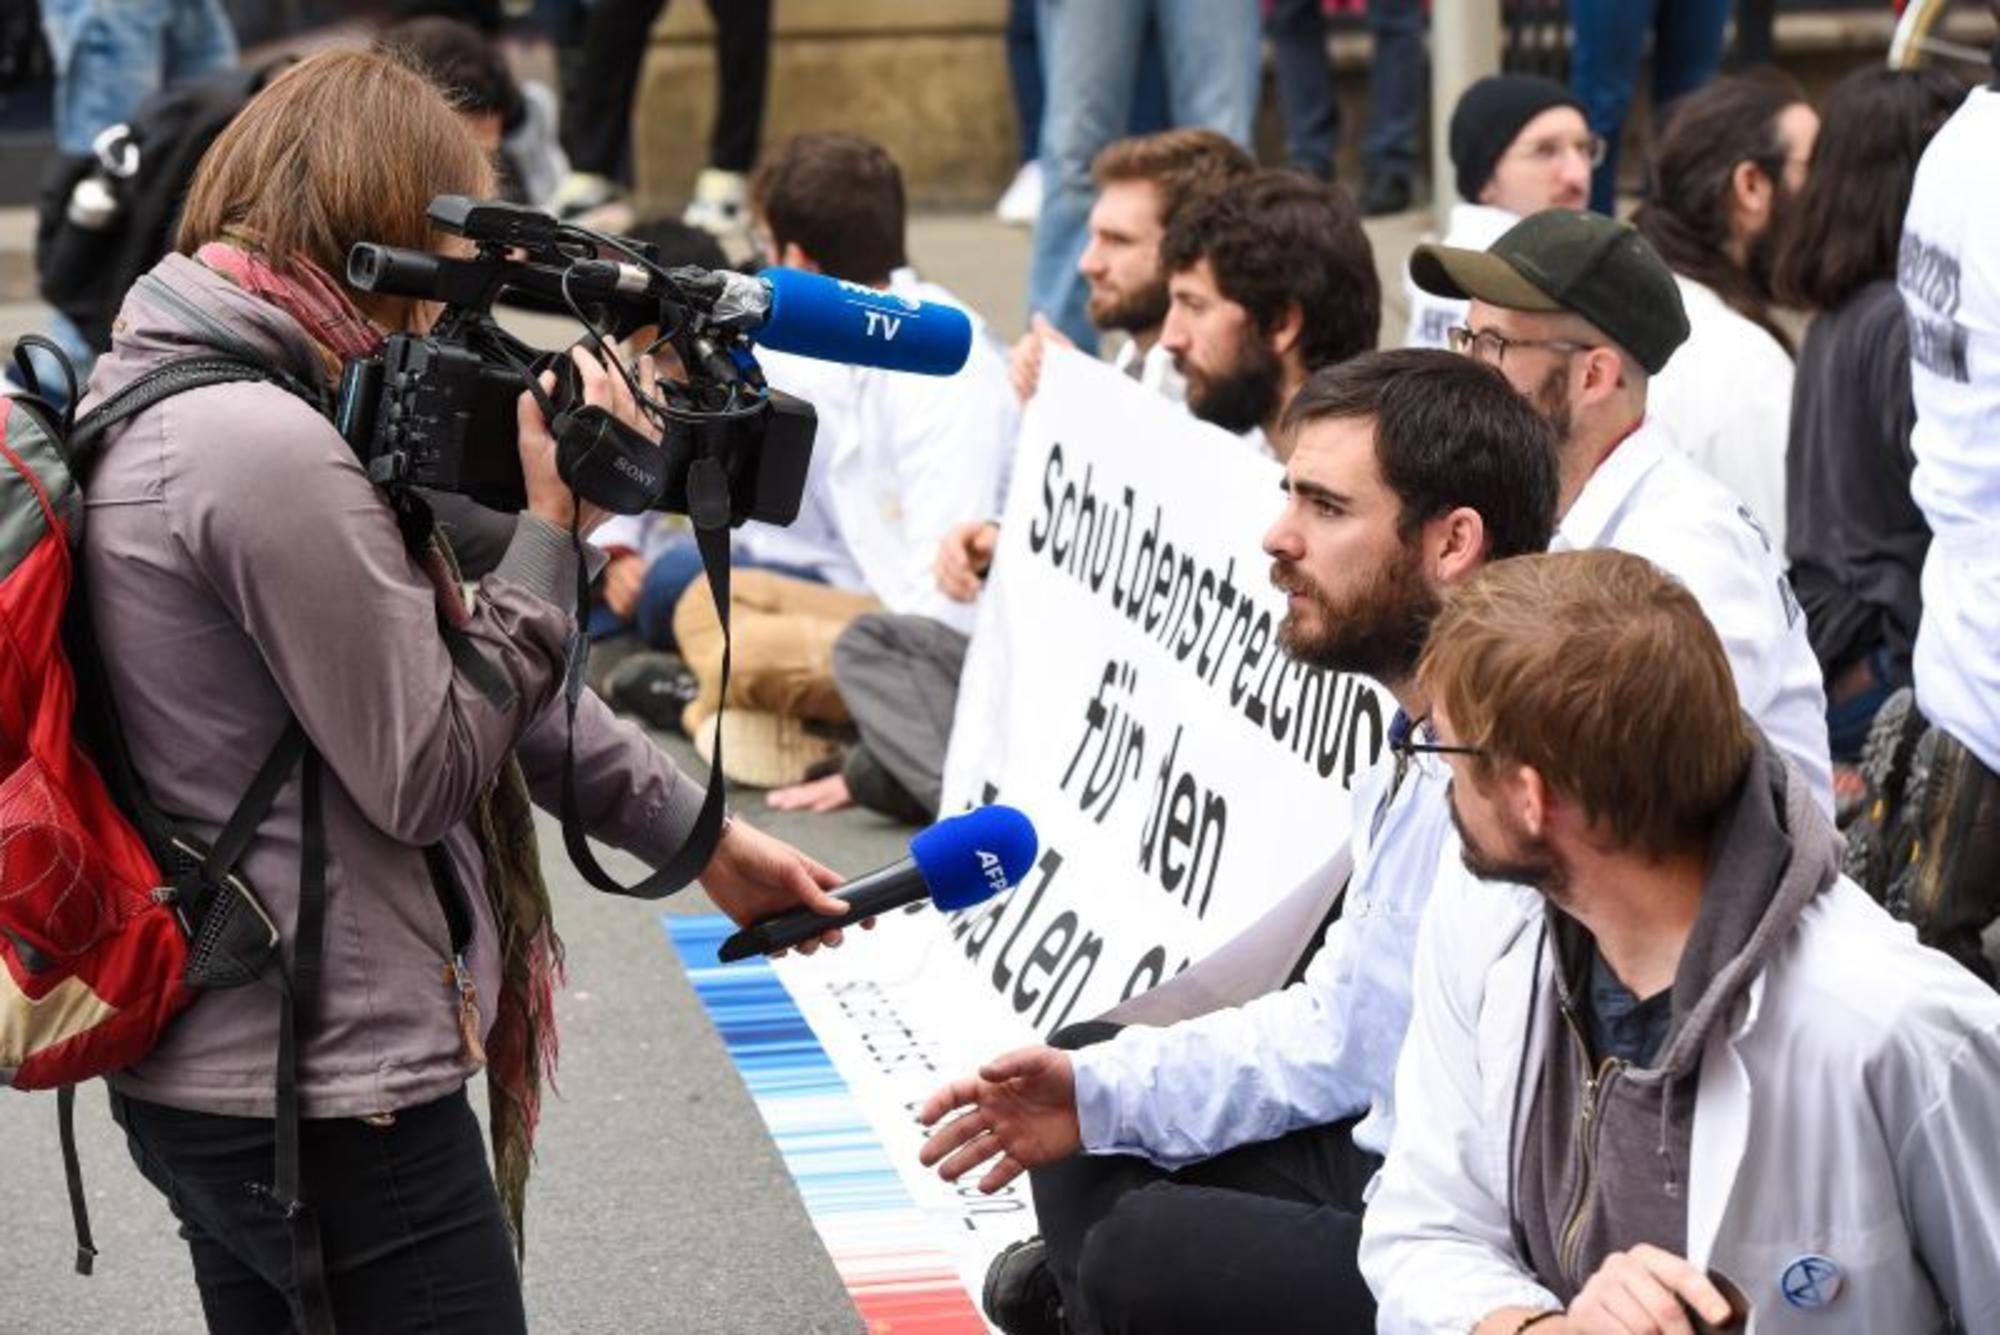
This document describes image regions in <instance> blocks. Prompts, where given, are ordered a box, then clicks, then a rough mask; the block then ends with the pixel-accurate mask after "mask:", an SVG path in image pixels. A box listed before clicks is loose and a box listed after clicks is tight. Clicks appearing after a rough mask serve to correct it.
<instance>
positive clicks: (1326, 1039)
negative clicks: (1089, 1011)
mask: <svg viewBox="0 0 2000 1335" xmlns="http://www.w3.org/2000/svg"><path fill="white" fill-rule="evenodd" d="M1397 723H1398V725H1399V726H1406V724H1405V722H1404V720H1403V719H1402V718H1401V716H1400V715H1399V716H1398V719H1397ZM1396 771H1397V761H1396V760H1394V759H1391V758H1385V759H1384V760H1383V761H1381V762H1380V763H1378V764H1377V765H1376V766H1375V767H1374V768H1373V769H1371V770H1369V771H1368V772H1367V773H1366V774H1365V775H1363V776H1361V777H1360V778H1358V779H1356V781H1355V783H1354V787H1353V790H1352V800H1353V812H1354V824H1353V836H1352V841H1353V842H1352V847H1353V852H1354V874H1353V877H1352V879H1350V880H1349V882H1348V887H1347V896H1346V902H1345V904H1344V906H1343V907H1342V909H1341V913H1340V916H1339V917H1337V918H1335V919H1334V921H1333V922H1332V923H1331V924H1330V925H1329V926H1328V927H1327V929H1326V936H1325V939H1324V941H1323V943H1322V944H1321V946H1320V949H1319V953H1318V954H1316V955H1314V956H1313V959H1312V962H1311V964H1310V965H1308V966H1307V969H1306V974H1305V977H1304V978H1302V979H1301V980H1300V981H1298V982H1296V983H1294V984H1292V985H1291V986H1290V987H1287V988H1284V989H1282V990H1280V991H1277V992H1271V993H1267V994H1265V995H1264V996H1261V997H1258V998H1257V999H1256V1000H1254V1001H1251V1002H1249V1003H1247V1004H1245V1005H1242V1006H1235V1007H1231V1008H1229V1009H1226V1010H1218V1011H1211V1012H1209V1013H1208V1014H1206V1015H1202V1016H1199V1017H1197V1018H1195V1019H1191V1020H1184V1021H1182V1022H1181V1023H1179V1024H1175V1025H1171V1026H1168V1027H1165V1028H1142V1027H1136V1026H1135V1027H1133V1028H1128V1029H1126V1030H1124V1031H1122V1032H1121V1033H1119V1035H1118V1036H1117V1037H1116V1038H1114V1039H1111V1040H1110V1041H1108V1042H1105V1043H1099V1044H1095V1045H1093V1046H1091V1047H1087V1048H1083V1049H1081V1050H1079V1051H1077V1052H1074V1053H1072V1054H1071V1060H1072V1062H1073V1063H1074V1066H1075V1070H1076V1106H1077V1116H1078V1119H1079V1121H1080V1123H1081V1127H1082V1133H1083V1144H1084V1148H1085V1149H1086V1150H1087V1151H1089V1152H1090V1153H1093V1154H1112V1153H1125V1154H1139V1155H1143V1156H1145V1157H1146V1158H1148V1159H1150V1160H1152V1161H1153V1162H1154V1163H1157V1164H1159V1165H1161V1166H1162V1167H1166V1168H1178V1167H1181V1166H1182V1165H1185V1164H1189V1163H1194V1162H1197V1161H1199V1160H1202V1159H1207V1158H1210V1157H1212V1156H1214V1155H1217V1154H1220V1153H1222V1152H1223V1151H1224V1150H1229V1149H1233V1148H1235V1147H1236V1146H1238V1145H1245V1144H1249V1143H1251V1142H1253V1141H1260V1140H1271V1139H1274V1138H1276V1137H1278V1136H1282V1135H1284V1134H1285V1133H1287V1132H1289V1131H1293V1130H1296V1129H1298V1128H1300V1127H1306V1126H1319V1125H1322V1124H1324V1123H1328V1122H1336V1121H1340V1120H1341V1119H1343V1118H1348V1117H1354V1116H1358V1115H1360V1114H1363V1113H1365V1114H1367V1116H1366V1118H1365V1119H1364V1120H1363V1121H1362V1122H1361V1124H1360V1125H1359V1126H1357V1127H1356V1128H1355V1130H1354V1143H1355V1144H1356V1145H1358V1146H1360V1147H1361V1148H1363V1149H1366V1150H1369V1151H1372V1152H1374V1153H1376V1154H1380V1153H1382V1152H1384V1151H1385V1150H1386V1149H1387V1148H1388V1144H1389V1137H1390V1133H1391V1131H1392V1130H1393V1128H1394V1123H1395V1108H1394V1105H1393V1093H1394V1083H1395V1072H1396V1057H1397V1054H1398V1052H1399V1051H1400V1050H1401V1048H1402V1045H1403V1031H1404V1029H1405V1028H1406V1027H1407V1026H1408V1024H1409V1018H1410V971H1411V960H1412V958H1413V957H1414V955H1415V952H1416V943H1417V925H1418V923H1419V922H1421V921H1422V918H1423V912H1424V905H1425V903H1426V902H1428V900H1429V899H1430V893H1431V886H1432V884H1433V883H1434V882H1435V881H1436V880H1437V879H1438V876H1439V874H1440V862H1441V860H1447V859H1448V860H1450V861H1452V862H1454V863H1455V862H1456V860H1457V857H1458V846H1457V843H1456V841H1455V840H1451V839H1447V838H1446V836H1447V835H1448V834H1449V833H1450V832H1451V810H1450V806H1449V802H1448V800H1447V798H1446V795H1445V787H1446V781H1447V777H1448V772H1447V771H1446V770H1445V768H1444V767H1443V766H1442V765H1438V764H1436V763H1434V762H1432V761H1430V760H1426V761H1424V762H1423V763H1420V764H1411V765H1407V766H1405V767H1404V773H1403V777H1402V780H1401V782H1400V783H1394V784H1392V780H1393V779H1394V777H1395V774H1396Z"/></svg>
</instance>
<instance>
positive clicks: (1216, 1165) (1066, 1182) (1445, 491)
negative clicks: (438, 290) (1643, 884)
mask: <svg viewBox="0 0 2000 1335" xmlns="http://www.w3.org/2000/svg"><path fill="white" fill-rule="evenodd" d="M1284 432H1285V436H1286V439H1287V444H1288V446H1289V447H1290V448H1288V449H1287V450H1286V451H1285V453H1286V454H1287V455H1288V456H1289V462H1288V463H1287V465H1286V473H1285V489H1286V500H1285V501H1284V503H1283V508H1282V510H1281V512H1280V514H1279V517H1278V519H1277V521H1276V522H1275V523H1274V524H1273V525H1272V526H1271V528H1270V531H1269V532H1268V533H1267V534H1266V535H1265V538H1264V550H1265V551H1266V553H1267V554H1269V555H1270V556H1271V558H1272V568H1271V579H1272V582H1273V583H1274V584H1276V585H1277V586H1278V587H1279V588H1281V589H1283V590H1284V591H1285V592H1286V593H1287V595H1288V598H1287V605H1286V612H1285V617H1284V621H1283V623H1282V625H1281V627H1280V630H1279V644H1280V646H1281V647H1282V648H1283V650H1284V652H1285V654H1286V655H1288V656H1289V657H1290V658H1292V659H1294V660H1297V661H1299V662H1303V663H1306V664H1309V665H1311V666H1313V667H1318V668H1325V669H1328V670H1331V671H1337V672H1354V673H1363V674H1366V675H1368V676H1370V677H1373V678H1375V679H1376V680H1377V681H1379V682H1381V683H1382V685H1383V686H1384V687H1385V688H1386V689H1387V690H1388V691H1389V692H1390V694H1391V695H1393V696H1394V697H1395V700H1396V703H1397V705H1398V706H1399V710H1398V713H1397V714H1396V716H1395V719H1394V721H1393V722H1392V723H1391V725H1390V729H1389V734H1390V739H1391V741H1390V751H1391V752H1393V755H1389V754H1385V755H1383V756H1382V758H1381V759H1380V760H1379V762H1378V763H1376V764H1375V765H1374V766H1372V767H1371V768H1370V769H1369V770H1368V771H1367V772H1366V774H1365V775H1362V776H1359V777H1357V779H1356V780H1355V782H1354V784H1353V787H1352V795H1351V802H1352V810H1353V819H1352V823H1351V825H1350V829H1351V830H1352V831H1353V836H1352V838H1353V847H1352V854H1353V869H1354V870H1353V876H1352V878H1351V880H1349V882H1348V886H1347V890H1346V898H1345V907H1344V909H1343V910H1342V912H1341V913H1340V914H1339V915H1338V916H1337V917H1336V918H1335V919H1334V920H1333V922H1332V923H1331V924H1330V925H1329V926H1328V927H1327V928H1326V930H1325V933H1324V937H1323V942H1322V943H1321V944H1320V946H1319V949H1318V951H1317V953H1315V954H1313V955H1312V957H1311V959H1310V962H1309V963H1307V964H1305V966H1304V969H1303V974H1302V977H1300V980H1299V981H1297V982H1295V983H1293V984H1292V985H1291V986H1288V987H1284V988H1282V989H1280V990H1278V991H1275V992H1270V993H1267V994H1265V995H1263V996H1260V997H1257V998H1255V999H1254V1000H1251V1001H1249V1002H1248V1003H1247V1004H1244V1005H1241V1006H1236V1007H1230V1008H1225V1009H1220V1010H1214V1011H1211V1012H1209V1013H1208V1014H1205V1015H1200V1016H1197V1017H1195V1018H1191V1019H1185V1020H1182V1021H1181V1022H1180V1023H1177V1024H1172V1025H1166V1026H1162V1027H1144V1026H1133V1027H1129V1028H1125V1029H1122V1030H1119V1029H1117V1028H1116V1027H1115V1026H1112V1025H1110V1024H1109V1023H1107V1022H1103V1021H1091V1022H1086V1023H1085V1024H1082V1025H1077V1026H1072V1027H1069V1028H1066V1029H1064V1030H1060V1031H1058V1033H1057V1034H1056V1035H1055V1036H1054V1038H1053V1039H1052V1040H1051V1042H1050V1044H1049V1045H1047V1046H1038V1047H1032V1048H1026V1049H1022V1050H1019V1051H1016V1052H1011V1053H1008V1054H1006V1055H1004V1056H1001V1057H999V1058H997V1059H996V1060H994V1061H992V1062H989V1063H987V1065H986V1066H985V1067H983V1068H982V1069H981V1070H980V1071H979V1073H978V1075H977V1076H976V1077H972V1078H967V1079H963V1080H959V1081H955V1082H953V1083H952V1084H951V1085H949V1086H947V1087H945V1088H943V1089H940V1090H939V1091H938V1092H937V1093H935V1094H933V1095H932V1096H931V1098H930V1099H929V1100H928V1101H927V1102H926V1104H925V1105H924V1107H923V1109H922V1111H921V1113H920V1116H921V1118H922V1120H923V1121H924V1122H925V1123H926V1124H930V1125H933V1126H937V1128H938V1129H937V1130H936V1131H935V1132H934V1134H933V1135H932V1137H931V1139H930V1140H929V1142H928V1143H927V1144H926V1145H925V1146H924V1149H923V1151H922V1158H923V1162H924V1163H926V1164H935V1165H938V1167H939V1170H940V1172H941V1173H942V1174H943V1175H944V1177H945V1178H946V1179H947V1180H952V1181H956V1180H959V1179H961V1178H963V1177H964V1176H965V1175H966V1174H967V1173H969V1172H972V1171H973V1170H975V1169H976V1167H977V1166H978V1165H980V1164H981V1163H985V1162H987V1161H989V1160H995V1159H996V1156H998V1157H997V1161H995V1162H993V1163H992V1164H991V1166H990V1167H989V1168H988V1170H987V1171H986V1173H985V1174H984V1176H983V1177H981V1178H980V1179H979V1181H978V1186H979V1189H980V1190H981V1191H987V1192H991V1191H995V1190H998V1189H1000V1188H1001V1187H1003V1186H1005V1185H1006V1184H1007V1183H1008V1182H1009V1181H1011V1180H1013V1179H1014V1178H1015V1177H1017V1176H1018V1175H1019V1174H1020V1173H1021V1172H1022V1171H1024V1170H1026V1171H1027V1172H1028V1173H1029V1181H1030V1183H1031V1185H1032V1187H1033V1189H1034V1197H1035V1212H1036V1218H1037V1219H1038V1220H1039V1221H1040V1224H1041V1228H1042V1233H1043V1237H1042V1238H1041V1239H1037V1240H1035V1241H1034V1242H1032V1243H1030V1244H1028V1245H1025V1246H1017V1247H1016V1248H1013V1249H1010V1250H1009V1251H1007V1252H1003V1253H1002V1254H1001V1256H1000V1257H999V1258H998V1259H997V1260H996V1261H995V1263H994V1266H993V1268H992V1270H990V1271H989V1275H988V1280H987V1285H986V1293H987V1302H986V1308H987V1315H988V1316H989V1317H990V1318H991V1319H992V1320H993V1321H994V1322H995V1323H996V1324H998V1325H999V1326H1000V1327H1001V1329H1003V1330H1005V1331H1007V1332H1009V1335H1054V1333H1055V1332H1059V1331H1067V1332H1073V1333H1074V1335H1086V1333H1088V1332H1095V1331H1099V1330H1118V1331H1123V1330H1143V1331H1147V1332H1153V1333H1155V1335H1157V1333H1159V1332H1170V1331H1182V1330H1186V1331H1218V1330H1244V1331H1257V1332H1260V1335H1272V1333H1273V1332H1282V1331H1292V1330H1307V1329H1310V1330H1324V1329H1328V1328H1332V1329H1337V1330H1368V1329H1372V1328H1373V1320H1372V1319H1373V1315H1374V1303H1373V1301H1372V1299H1370V1297H1369V1295H1368V1291H1367V1288H1366V1287H1365V1285H1364V1284H1363V1283H1362V1282H1361V1277H1360V1275H1359V1273H1358V1271H1357V1270H1356V1268H1355V1263H1354V1249H1355V1245H1356V1240H1357V1237H1358V1225H1359V1217H1360V1215H1361V1213H1362V1210H1363V1204H1362V1200H1363V1189H1364V1187H1365V1185H1366V1184H1367V1182H1368V1180H1369V1178H1370V1177H1371V1176H1372V1175H1373V1173H1374V1171H1375V1169H1376V1167H1377V1166H1378V1164H1379V1162H1380V1159H1379V1156H1380V1155H1381V1153H1382V1151H1383V1149H1384V1148H1385V1147H1386V1146H1387V1144H1388V1141H1389V1136H1390V1131H1391V1127H1392V1124H1393V1121H1394V1107H1393V1105H1392V1103H1391V1101H1390V1097H1389V1094H1390V1081H1391V1079H1392V1077H1393V1074H1394V1070H1395V1062H1396V1050H1397V1048H1398V1047H1399V1046H1400V1044H1401V1042H1402V1032H1403V1023H1404V1020H1405V1017H1406V1016H1407V1013H1408V1006H1409V988H1410V974H1409V969H1408V963H1409V960H1410V959H1411V957H1412V954H1413V952H1414V950H1415V947H1416V930H1417V923H1418V921H1419V919H1420V916H1421V913H1422V909H1423V905H1424V902H1425V900H1426V899H1427V898H1428V896H1429V893H1430V886H1431V883H1432V881H1433V879H1434V878H1435V876H1436V875H1437V873H1438V871H1439V869H1440V866H1441V864H1442V863H1443V861H1444V859H1448V858H1450V857H1451V856H1452V855H1453V853H1454V849H1453V847H1452V846H1451V843H1450V840H1449V835H1450V828H1451V827H1450V820H1449V817H1448V807H1447V803H1446V799H1445V790H1444V780H1443V769H1442V766H1438V765H1435V764H1433V763H1431V758H1430V757H1428V756H1427V755H1425V754H1424V751H1425V743H1426V742H1427V741H1428V733H1427V731H1426V729H1425V727H1424V725H1423V723H1422V720H1423V718H1424V717H1425V715H1426V714H1427V713H1428V712H1429V708H1430V702H1429V701H1428V700H1427V699H1426V698H1425V697H1424V696H1423V695H1422V694H1421V693H1419V692H1417V691H1415V690H1413V689H1412V688H1413V686H1414V679H1413V677H1412V675H1411V670H1412V668H1413V667H1414V666H1415V662H1416V654H1417V651H1418V650H1419V649H1420V648H1421V647H1422V642H1423V636H1424V631H1425V629H1426V628H1427V627H1428V625H1429V623H1430V618H1431V617H1432V615H1434V613H1435V610H1436V608H1437V606H1438V604H1439V599H1440V598H1441V597H1442V596H1443V592H1444V590H1446V589H1448V588H1449V587H1451V586H1452V585H1454V584H1456V583H1458V582H1460V581H1462V580H1464V579H1465V578H1466V577H1467V576H1468V575H1470V574H1471V573H1472V572H1473V571H1475V570H1477V569H1478V568H1479V567H1480V566H1481V565H1482V564H1484V563H1485V562H1487V561H1491V560H1499V559H1501V558H1504V557H1507V556H1511V555H1515V554H1518V553H1521V552H1534V551H1540V550H1541V549H1542V548H1543V546H1544V545H1545V544H1546V543H1547V542H1548V538H1549V533H1550V529H1551V526H1552V525H1553V523H1554V520H1555V503H1556V492H1557V486H1558V467H1557V460H1556V454H1555V438H1554V433H1553V432H1552V431H1551V430H1550V429H1549V427H1548V424H1547V423H1546V422H1545V421H1544V420H1543V419H1542V418H1541V417H1540V416H1539V414H1537V413H1535V412H1534V410H1533V409H1532V408H1531V407H1530V406H1529V405H1528V404H1527V403H1526V402H1524V401H1523V400H1522V399H1521V398H1520V397H1519V396H1518V395H1516V394H1514V393H1513V392H1512V391H1511V390H1510V389H1509V388H1508V387H1507V385H1506V383H1505V382H1504V381H1503V380H1502V379H1501V378H1500V377H1498V376H1496V375H1494V374H1493V373H1492V372H1491V371H1489V370H1487V369H1486V368H1483V367H1479V366H1475V365H1472V364H1470V363H1468V362H1466V361H1465V360H1463V359H1460V358H1454V357H1453V356H1451V355H1450V354H1449V353H1443V352H1438V351H1436V350H1433V349H1428V348H1399V349H1396V350H1394V351H1389V352H1379V353H1368V354H1364V355H1361V356H1357V357H1355V358H1353V359H1351V360H1348V361H1344V362H1341V363H1339V364H1337V365H1334V366H1331V367H1327V368H1323V369H1321V370H1319V371H1317V372H1315V373H1314V374H1313V375H1312V376H1311V377H1310V378H1308V380H1307V381H1306V383H1305V386H1304V387H1303V388H1302V389H1300V391H1299V392H1298V395H1297V396H1296V397H1295V398H1294V399H1293V400H1292V401H1291V404H1290V406H1289V407H1288V408H1287V410H1286V417H1285V420H1284ZM1413 720H1414V721H1413ZM1413 761H1414V762H1415V763H1412V762H1413ZM1297 944H1298V946H1299V947H1301V948H1302V949H1305V948H1309V946H1310V943H1308V942H1304V941H1301V942H1298V943H1297ZM954 1110H958V1115H957V1116H956V1117H954V1118H952V1120H950V1121H947V1122H943V1124H942V1125H941V1126H938V1124H939V1123H940V1121H941V1119H943V1118H944V1117H945V1116H946V1115H947V1114H948V1113H951V1112H953V1111H954Z"/></svg>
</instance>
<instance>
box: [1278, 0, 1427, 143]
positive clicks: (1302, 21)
mask: <svg viewBox="0 0 2000 1335" xmlns="http://www.w3.org/2000/svg"><path fill="white" fill-rule="evenodd" d="M1270 12H1271V17H1270V18H1269V20H1267V22H1266V24H1265V33H1266V34H1267V35H1268V36H1269V37H1270V39H1271V72H1272V73H1273V74H1274V75H1276V76H1277V81H1278V105H1279V107H1280V108H1282V110H1283V112H1284V121H1285V156H1286V158H1287V159H1288V160H1289V162H1290V165H1291V166H1293V167H1295V168H1297V169H1298V170H1300V171H1302V172H1305V173H1306V174H1307V175H1309V176H1316V177H1320V178H1322V179H1324V178H1326V177H1330V176H1332V175H1333V160H1334V157H1335V155H1336V153H1337V152H1338V151H1339V146H1340V99H1339V98H1338V97H1337V96H1336V95H1335V93H1334V83H1333V64H1332V62H1331V61H1330V60H1329V58H1328V56H1327V51H1326V31H1327V28H1326V13H1325V11H1324V10H1323V9H1322V8H1321V6H1320V0H1275V3H1273V4H1272V5H1271V10H1270ZM1368 31H1369V34H1370V36H1371V37H1372V38H1373V40H1374V43H1375V60H1374V63H1373V64H1372V65H1371V66H1370V67H1369V71H1368V80H1369V82H1368V131H1367V134H1366V135H1365V136H1364V137H1363V138H1362V141H1361V165H1362V168H1363V170H1364V171H1366V173H1367V174H1368V175H1369V176H1371V177H1374V176H1408V175H1410V174H1411V173H1412V172H1413V171H1415V170H1416V165H1417V127H1418V124H1419V122H1420V121H1421V119H1422V116H1423V109H1424V97H1425V89H1426V86H1427V85H1428V84H1429V82H1430V55H1429V53H1427V52H1426V51H1425V50H1424V13H1423V9H1422V8H1421V7H1420V6H1419V5H1418V4H1417V0H1369V3H1368Z"/></svg>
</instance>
